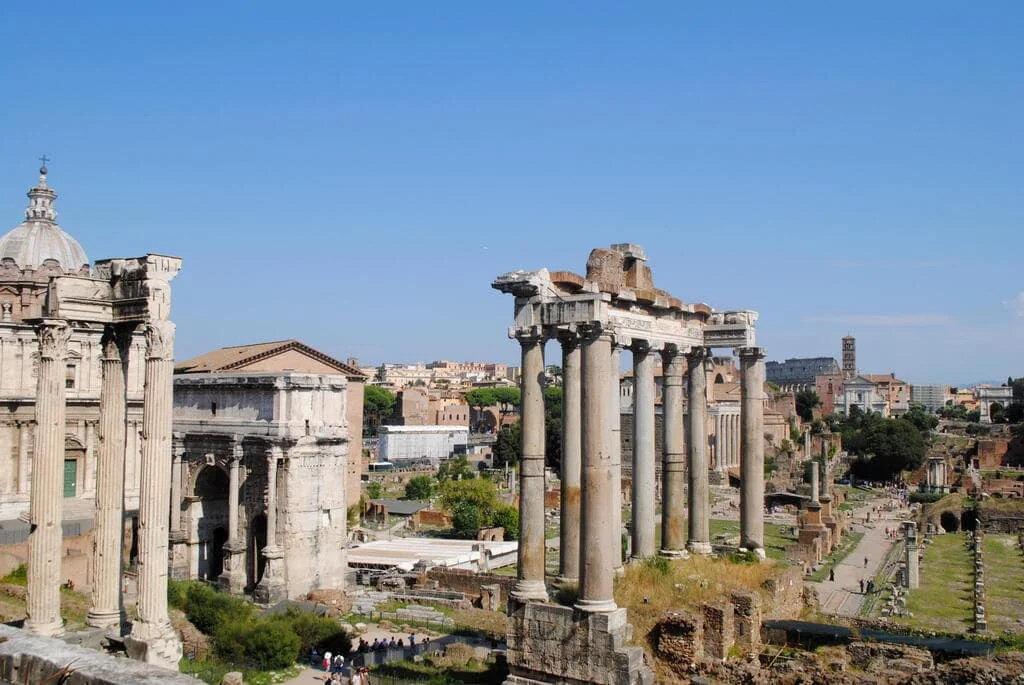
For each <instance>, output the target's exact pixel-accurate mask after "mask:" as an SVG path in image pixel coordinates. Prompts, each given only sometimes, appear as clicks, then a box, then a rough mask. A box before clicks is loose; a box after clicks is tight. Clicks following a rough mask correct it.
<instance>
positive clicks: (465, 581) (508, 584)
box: [425, 566, 516, 609]
mask: <svg viewBox="0 0 1024 685" xmlns="http://www.w3.org/2000/svg"><path fill="white" fill-rule="evenodd" d="M425 576H426V578H425V580H428V581H433V582H436V583H437V585H438V587H439V588H442V589H445V590H454V591H455V592H461V593H463V594H465V595H466V599H468V600H469V601H470V603H471V604H473V606H479V607H481V608H484V609H486V608H489V607H487V606H484V605H485V604H488V603H489V602H485V601H484V598H485V596H486V597H491V596H492V595H493V593H494V590H493V588H495V587H496V588H497V590H498V593H499V595H498V598H497V599H498V601H497V603H498V604H501V605H504V604H507V603H508V593H509V592H510V591H511V590H512V586H513V585H515V583H516V579H515V577H513V576H503V575H498V574H497V573H474V572H473V571H469V570H467V569H462V568H445V567H443V566H434V567H433V568H430V569H429V570H428V571H427V572H426V574H425Z"/></svg>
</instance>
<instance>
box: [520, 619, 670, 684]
mask: <svg viewBox="0 0 1024 685" xmlns="http://www.w3.org/2000/svg"><path fill="white" fill-rule="evenodd" d="M632 632H633V629H632V626H630V625H629V623H628V622H627V620H626V610H625V609H615V610H614V611H608V612H603V613H590V612H583V611H578V610H573V609H572V608H570V607H564V606H559V605H556V604H539V603H527V604H523V603H519V602H516V601H515V600H514V599H513V600H509V630H508V653H507V654H508V665H509V676H508V678H506V680H505V685H541V684H550V683H558V684H559V685H591V684H593V685H650V684H652V683H653V682H654V674H653V673H652V672H651V670H650V669H649V668H648V667H647V665H646V664H645V663H644V653H643V649H642V648H641V647H632V646H627V643H628V642H629V639H630V637H631V635H632Z"/></svg>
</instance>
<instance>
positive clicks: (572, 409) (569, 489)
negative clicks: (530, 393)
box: [559, 335, 582, 583]
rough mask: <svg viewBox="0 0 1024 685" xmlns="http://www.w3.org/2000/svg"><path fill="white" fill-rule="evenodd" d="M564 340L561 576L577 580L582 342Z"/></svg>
mask: <svg viewBox="0 0 1024 685" xmlns="http://www.w3.org/2000/svg"><path fill="white" fill-rule="evenodd" d="M561 343H562V493H561V494H562V497H561V500H562V502H561V511H560V515H561V519H560V521H561V525H560V527H559V528H560V530H559V536H560V538H561V540H560V544H559V577H560V579H561V580H562V581H563V582H566V583H575V582H577V581H578V580H579V577H580V482H581V478H582V476H581V468H582V457H581V452H580V440H581V434H580V354H581V352H580V345H579V339H578V338H577V337H576V336H575V335H571V336H565V337H563V338H562V340H561Z"/></svg>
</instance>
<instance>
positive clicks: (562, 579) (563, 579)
mask: <svg viewBox="0 0 1024 685" xmlns="http://www.w3.org/2000/svg"><path fill="white" fill-rule="evenodd" d="M555 583H556V584H557V585H558V586H559V587H565V586H566V585H579V584H580V579H579V577H578V576H558V577H557V578H555Z"/></svg>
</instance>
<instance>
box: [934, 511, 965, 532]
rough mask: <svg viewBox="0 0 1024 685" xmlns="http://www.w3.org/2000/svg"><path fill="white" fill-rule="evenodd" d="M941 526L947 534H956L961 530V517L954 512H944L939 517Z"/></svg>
mask: <svg viewBox="0 0 1024 685" xmlns="http://www.w3.org/2000/svg"><path fill="white" fill-rule="evenodd" d="M939 525H941V526H942V529H943V530H944V531H946V532H947V533H956V532H957V531H959V530H960V517H959V516H957V515H956V512H953V511H944V512H942V515H941V516H939Z"/></svg>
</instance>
